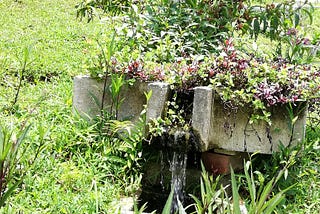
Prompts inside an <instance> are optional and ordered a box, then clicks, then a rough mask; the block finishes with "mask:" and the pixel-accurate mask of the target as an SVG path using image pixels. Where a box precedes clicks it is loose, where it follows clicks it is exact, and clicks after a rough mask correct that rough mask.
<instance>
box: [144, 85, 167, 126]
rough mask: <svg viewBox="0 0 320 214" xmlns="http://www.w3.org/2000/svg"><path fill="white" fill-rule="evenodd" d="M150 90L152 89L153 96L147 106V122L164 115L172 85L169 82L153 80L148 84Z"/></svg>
mask: <svg viewBox="0 0 320 214" xmlns="http://www.w3.org/2000/svg"><path fill="white" fill-rule="evenodd" d="M148 91H152V96H151V98H150V100H149V102H148V106H147V115H146V117H147V122H149V121H150V120H151V119H156V118H159V117H163V115H164V111H165V109H166V103H167V101H168V99H169V94H170V87H169V84H168V83H163V82H152V83H149V84H148Z"/></svg>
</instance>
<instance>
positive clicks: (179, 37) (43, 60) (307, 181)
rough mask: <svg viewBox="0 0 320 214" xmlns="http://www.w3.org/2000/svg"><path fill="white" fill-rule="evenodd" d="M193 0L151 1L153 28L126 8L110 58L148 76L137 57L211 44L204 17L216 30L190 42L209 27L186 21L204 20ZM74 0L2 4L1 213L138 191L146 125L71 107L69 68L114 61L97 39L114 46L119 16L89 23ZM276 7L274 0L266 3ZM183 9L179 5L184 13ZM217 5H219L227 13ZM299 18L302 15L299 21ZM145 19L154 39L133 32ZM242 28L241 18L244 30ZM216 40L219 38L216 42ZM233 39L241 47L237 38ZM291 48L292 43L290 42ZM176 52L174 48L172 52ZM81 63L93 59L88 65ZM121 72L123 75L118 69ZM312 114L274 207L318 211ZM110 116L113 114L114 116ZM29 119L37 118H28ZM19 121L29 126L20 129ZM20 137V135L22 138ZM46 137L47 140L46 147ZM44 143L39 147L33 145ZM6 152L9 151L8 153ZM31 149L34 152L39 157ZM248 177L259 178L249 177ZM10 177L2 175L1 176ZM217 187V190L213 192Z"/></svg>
mask: <svg viewBox="0 0 320 214" xmlns="http://www.w3.org/2000/svg"><path fill="white" fill-rule="evenodd" d="M88 2H89V1H88ZM92 2H94V1H92ZM97 2H98V1H97ZM109 2H116V3H119V2H122V3H123V2H126V4H125V5H124V6H127V3H128V1H109ZM166 2H169V1H166ZM188 2H189V3H188V4H190V5H192V6H193V7H195V9H196V10H175V9H177V8H172V10H169V11H166V10H164V8H161V7H158V6H156V5H151V6H153V7H152V8H151V7H150V8H149V9H150V11H149V12H150V13H149V15H150V16H149V17H147V18H148V19H147V20H150V19H151V18H155V19H156V20H155V21H156V23H158V25H155V26H150V22H149V23H141V22H140V20H139V19H131V18H132V17H136V16H138V15H139V10H141V7H140V6H137V7H134V9H135V10H132V9H131V8H129V9H128V8H124V9H125V10H124V11H129V13H128V16H129V18H130V16H131V18H130V19H128V17H125V16H123V17H122V16H121V15H120V17H121V19H122V21H123V20H129V21H126V22H123V23H125V24H126V25H127V26H128V28H123V29H120V30H121V31H120V32H117V35H120V36H121V35H122V36H123V37H117V38H121V39H122V38H124V37H125V38H126V40H122V43H121V41H120V42H119V41H118V43H117V44H118V45H117V46H116V47H115V48H116V49H117V50H122V53H120V52H117V53H115V54H114V56H115V57H116V58H117V59H119V58H121V57H122V58H123V61H124V62H126V63H128V65H129V66H127V68H126V69H127V70H126V71H125V72H127V73H129V74H130V75H133V76H135V75H138V76H142V77H143V78H144V76H143V75H144V74H143V72H139V71H141V66H140V64H139V63H140V62H142V60H146V61H147V60H148V59H151V58H152V57H153V56H156V58H155V60H154V61H155V62H157V61H162V60H165V61H167V62H168V63H170V62H174V61H175V59H176V57H181V56H183V55H182V53H184V52H185V53H186V55H185V58H184V59H183V60H186V61H189V59H190V57H191V56H192V55H195V54H197V52H198V51H200V50H204V51H205V50H211V49H210V48H213V45H215V44H216V43H215V42H218V39H217V38H215V39H213V40H209V39H208V38H212V37H215V35H214V33H215V32H216V31H215V30H217V29H216V28H211V27H210V26H209V25H208V24H210V23H206V24H207V25H204V26H200V29H204V30H206V29H207V28H209V29H210V30H211V31H212V32H211V31H209V33H208V34H204V35H202V36H201V35H200V39H201V41H199V42H198V43H194V44H189V43H185V41H187V40H189V39H190V38H192V39H194V38H197V37H198V36H199V35H198V34H200V33H201V32H203V31H197V30H196V29H198V28H196V27H195V26H196V25H194V26H192V25H190V26H189V25H188V20H185V18H186V16H185V14H190V15H191V16H192V17H196V18H197V19H198V20H197V19H196V20H197V21H198V23H201V22H202V21H203V20H205V19H206V18H208V17H207V16H206V14H205V13H203V14H200V15H199V14H198V13H199V8H201V7H202V5H197V4H196V2H198V1H188ZM225 2H227V1H225ZM77 3H79V2H78V1H76V0H67V1H63V2H59V3H56V2H54V1H49V0H42V1H38V0H36V1H34V0H22V1H9V0H5V1H1V2H0V10H1V11H2V13H1V15H0V23H2V25H1V27H0V28H1V38H0V50H1V51H0V80H1V83H0V109H1V112H0V117H1V123H2V124H3V126H2V127H3V128H2V129H1V130H2V134H0V142H1V143H2V144H1V145H3V146H4V147H2V148H4V149H3V150H1V151H3V153H1V154H3V157H4V158H2V159H1V160H2V162H1V161H0V162H1V163H3V164H4V165H5V166H6V167H4V168H2V169H3V170H2V176H1V182H2V184H3V185H2V186H1V187H3V188H1V196H3V198H4V199H6V200H3V201H1V202H3V204H4V206H3V207H2V208H1V212H2V213H19V212H20V213H113V212H114V211H115V210H116V209H117V206H118V205H119V203H118V202H119V199H120V198H121V197H122V196H125V195H132V194H134V193H135V192H136V190H137V189H139V181H140V179H141V177H140V176H141V175H140V174H139V165H140V164H141V160H142V156H141V153H140V152H141V142H142V140H143V130H142V127H141V126H135V127H134V126H133V125H132V124H131V123H128V122H123V121H121V122H120V121H117V120H114V119H116V115H117V113H116V109H117V107H115V111H114V112H115V113H114V114H111V115H108V114H106V117H105V118H102V119H101V120H100V121H97V123H94V124H89V123H88V122H87V121H85V120H83V119H82V118H80V117H79V116H78V115H77V114H75V113H74V112H73V111H72V76H74V75H76V74H78V73H82V72H83V71H84V70H85V69H89V70H90V69H91V70H90V71H92V72H96V74H97V75H96V76H99V75H101V73H99V72H100V70H99V69H100V68H102V67H103V68H105V66H110V65H111V66H112V65H114V64H112V62H114V61H112V60H114V58H112V57H111V55H110V57H107V58H106V59H107V61H104V60H102V59H103V56H102V55H99V53H100V54H101V48H100V47H99V45H97V43H96V41H97V40H98V41H100V46H101V47H108V45H109V44H110V42H111V40H112V38H113V37H112V34H113V32H114V31H113V28H114V25H116V24H117V22H118V21H117V20H115V21H114V22H110V23H109V24H105V23H104V24H100V22H99V21H98V20H96V19H94V20H93V22H92V23H89V24H84V23H83V22H79V21H78V20H76V10H75V8H74V6H75V5H76V4H77ZM230 4H231V3H230ZM84 6H85V7H89V6H90V5H84ZM84 6H83V7H84ZM227 6H232V4H231V5H227ZM271 6H272V4H270V5H269V7H271ZM92 9H94V8H92ZM102 9H103V10H105V11H109V10H111V12H112V14H113V15H114V14H120V13H119V12H118V10H119V9H121V10H122V7H113V8H111V9H109V8H107V7H106V8H102ZM180 9H182V8H180ZM185 9H187V8H185ZM205 9H208V8H205ZM280 9H281V7H280V8H279V10H280ZM316 10H317V11H318V10H319V9H316ZM179 11H180V12H181V13H178V12H179ZM189 12H190V13H189ZM220 12H221V13H223V11H220ZM280 12H281V11H280ZM167 13H169V15H170V16H168V14H167ZM154 14H160V15H162V16H160V15H159V16H156V15H154ZM274 14H276V12H274ZM315 14H316V17H314V25H312V26H311V28H312V29H313V31H315V34H314V35H312V36H313V37H312V40H311V43H314V42H316V41H318V40H319V35H320V33H319V32H318V31H319V26H318V22H317V20H319V17H318V15H317V14H318V13H315ZM152 15H153V16H152ZM242 15H243V16H244V15H245V11H243V13H242V14H239V17H240V16H242ZM293 15H294V14H293ZM271 16H272V15H271ZM224 17H227V16H224ZM273 17H275V15H273ZM170 19H171V20H170ZM174 19H178V20H180V22H181V23H183V24H184V26H185V28H184V29H186V30H183V28H182V27H181V26H180V27H181V29H179V26H175V25H173V26H171V27H172V28H169V29H166V31H163V29H164V28H166V27H167V26H166V25H167V24H171V23H172V21H173V20H174ZM130 20H131V22H130ZM255 20H257V21H255ZM294 20H295V23H296V22H297V19H294ZM234 21H235V23H237V25H236V26H233V27H238V28H240V24H241V23H242V22H237V21H238V20H234ZM251 21H252V23H253V25H250V23H249V24H248V25H249V26H253V29H251V30H253V31H251V34H253V36H255V33H254V32H256V31H255V30H256V29H254V28H257V22H258V21H259V22H260V21H263V18H257V17H255V18H252V20H251ZM225 22H226V20H221V23H220V25H221V26H226V27H230V26H228V25H225ZM273 22H276V21H273ZM145 24H149V26H148V27H149V28H155V29H156V30H155V31H154V32H155V35H156V37H155V38H157V40H154V41H148V42H146V43H144V42H141V41H142V40H145V39H149V38H151V37H150V36H149V35H150V34H149V33H150V32H145V34H142V35H141V34H139V32H137V31H135V30H136V29H139V28H144V27H145ZM273 24H275V23H273ZM284 24H286V23H284ZM245 27H246V26H245V25H243V26H242V27H241V28H245ZM288 28H289V27H288ZM110 29H112V30H110ZM128 29H131V31H130V30H128ZM145 29H147V28H145ZM286 29H287V28H286ZM226 31H227V30H226ZM110 32H111V33H110ZM188 32H190V34H188ZM191 33H194V34H191ZM269 34H270V36H271V35H273V36H276V35H278V34H277V32H273V33H272V32H271V31H270V32H269ZM296 35H298V34H295V36H296ZM152 36H154V35H152ZM220 36H221V37H222V38H228V36H230V35H224V32H223V33H222V34H221V35H220ZM303 36H304V35H303ZM306 36H307V35H306ZM117 38H115V40H117ZM121 39H119V40H121ZM219 39H220V37H219ZM259 39H264V38H258V40H259ZM286 39H288V38H286V37H283V38H282V40H286ZM210 41H213V43H212V44H210V43H209V42H210ZM202 42H204V43H202ZM207 42H208V43H207ZM236 43H237V44H238V45H239V46H240V45H241V42H239V41H236ZM141 44H142V45H141ZM144 44H146V45H144ZM26 47H32V52H30V56H29V55H28V56H27V49H25V48H26ZM136 47H137V49H135V48H136ZM154 47H155V48H154ZM173 47H174V49H173ZM152 48H154V49H152ZM288 48H289V50H290V48H291V50H294V49H295V47H290V46H288ZM106 49H107V48H106ZM151 49H152V50H151ZM23 50H25V51H23ZM171 50H174V51H173V52H171ZM143 51H146V52H145V54H144V55H143V57H144V58H143V59H142V57H140V54H141V52H143ZM148 51H149V52H148ZM258 51H260V50H257V52H258ZM297 51H298V52H296V53H300V52H299V51H300V50H297ZM21 53H24V54H25V55H24V56H23V55H21ZM97 53H98V54H97ZM128 53H130V55H129V54H128ZM28 54H29V53H28ZM289 56H291V59H290V60H291V61H295V60H298V59H301V58H300V57H296V55H295V54H293V52H292V51H291V52H289ZM307 58H308V57H306V58H305V59H307ZM83 62H87V63H85V65H83ZM110 62H111V64H110ZM129 62H130V63H129ZM91 63H92V64H95V63H96V65H97V64H99V63H102V66H101V64H99V66H100V67H99V66H92V64H91ZM108 63H109V64H108ZM82 66H84V68H82ZM188 66H189V67H188ZM188 66H186V68H190V67H191V65H188ZM147 67H149V68H152V69H150V70H151V71H152V72H153V73H151V74H152V75H154V76H152V78H156V79H161V78H162V77H161V75H162V73H161V69H160V68H158V67H157V66H155V64H152V63H151V64H149V65H147ZM139 69H140V70H139ZM104 72H105V70H103V72H102V74H103V75H104V74H105V73H104ZM117 77H118V78H119V77H120V75H119V76H117ZM180 80H181V79H179V80H178V81H180ZM115 88H116V87H115ZM114 93H115V91H114ZM115 94H116V93H115ZM114 99H115V100H114V101H115V102H117V100H118V101H120V100H119V99H118V98H117V96H114ZM311 116H312V118H313V119H312V120H310V122H311V123H312V124H309V125H310V128H309V129H308V132H307V139H306V141H305V142H304V144H303V148H304V149H303V150H301V151H300V150H299V153H298V158H294V161H295V163H294V165H292V166H291V167H290V168H288V170H286V171H283V173H284V175H285V176H284V177H285V178H286V179H285V178H282V179H279V180H277V181H278V182H276V184H275V183H274V182H272V184H274V186H273V187H274V188H273V190H272V191H270V192H269V194H268V195H271V196H279V195H280V196H281V199H283V195H282V193H283V192H281V191H283V190H286V189H287V188H288V187H290V186H292V185H294V186H293V187H292V188H290V189H289V190H287V192H286V194H285V195H286V198H285V199H284V200H282V202H281V203H280V204H279V206H278V208H277V209H278V211H277V212H278V213H281V212H289V213H290V212H291V213H305V212H312V211H314V210H318V209H320V201H319V195H320V194H319V188H320V178H319V175H318V174H319V157H320V154H319V152H318V151H319V128H318V124H317V125H315V124H316V123H317V121H319V120H318V115H317V114H314V115H311ZM110 118H112V120H109V119H110ZM25 121H28V124H31V125H30V126H29V125H27V124H24V123H25ZM9 124H13V125H12V126H11V128H5V127H8V126H9ZM21 127H25V128H24V129H23V128H22V129H20V128H21ZM119 130H121V131H120V132H119ZM14 133H17V136H16V137H15V136H14ZM22 140H24V143H21V142H22ZM19 143H21V144H19ZM43 143H45V145H46V146H45V147H42V144H43ZM18 145H19V146H18ZM39 148H41V150H37V149H39ZM297 149H299V148H296V150H297ZM8 151H10V152H9V153H6V152H8ZM293 152H296V151H295V150H284V151H283V152H282V153H278V154H274V155H273V156H272V158H271V160H269V161H265V164H264V165H263V167H261V169H259V171H261V173H259V172H257V171H253V172H252V173H253V175H252V174H251V171H250V170H249V173H250V174H249V177H250V179H248V175H246V174H245V175H244V176H245V178H246V179H245V180H244V181H243V179H241V175H240V176H239V183H238V184H241V186H240V190H241V191H242V193H246V191H250V192H252V191H253V190H254V189H253V188H252V185H253V184H255V182H257V181H258V184H259V185H260V186H262V185H261V184H268V182H269V181H272V180H273V179H274V178H273V177H274V176H275V173H276V172H278V171H279V169H281V168H282V167H283V166H284V165H285V163H283V161H284V160H287V159H288V157H290V155H291V154H294V153H293ZM5 154H7V156H6V155H5ZM8 155H9V156H8ZM16 155H17V156H16ZM21 155H22V156H21ZM35 155H36V157H37V160H36V161H33V160H34V157H35ZM6 157H7V158H6ZM8 160H12V162H10V161H8ZM262 160H263V159H262ZM254 161H255V160H253V164H254V163H255V162H254ZM31 165H32V167H30V166H31ZM254 166H258V164H257V165H254ZM8 169H10V170H9V171H8ZM247 169H250V168H247ZM6 173H7V174H6ZM252 176H254V177H255V178H256V179H258V180H256V181H255V182H253V179H251V177H252ZM4 177H5V178H6V179H5V180H3V179H2V178H4ZM21 178H23V180H22V179H21ZM234 179H237V177H235V178H234ZM246 180H247V181H246ZM250 182H251V183H250ZM242 184H243V186H244V187H242ZM249 184H251V188H250V187H249V188H248V189H247V188H246V187H247V186H246V185H249ZM5 185H7V188H5ZM218 189H219V188H218ZM211 190H212V189H211ZM268 190H269V189H268ZM221 191H222V190H221ZM241 191H240V193H241ZM279 193H280V194H279ZM212 194H215V193H214V192H212ZM277 194H279V195H277ZM244 196H245V195H244ZM250 196H251V198H250V197H248V200H249V204H250V201H254V194H250ZM264 196H265V195H264ZM225 197H227V196H225ZM3 198H1V200H2V199H3ZM256 199H257V198H256ZM1 205H2V204H1ZM199 206H200V205H199Z"/></svg>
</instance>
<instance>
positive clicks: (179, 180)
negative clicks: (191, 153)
mask: <svg viewBox="0 0 320 214" xmlns="http://www.w3.org/2000/svg"><path fill="white" fill-rule="evenodd" d="M188 140H189V137H188V135H187V134H186V133H185V132H183V131H177V132H176V133H175V134H174V139H173V146H174V147H176V146H178V148H179V147H180V149H178V150H177V151H176V150H174V151H173V156H172V159H171V160H169V164H170V171H171V174H172V177H171V189H174V192H173V193H174V194H173V201H172V206H171V207H172V208H171V213H175V212H176V211H178V210H179V201H180V202H181V203H183V201H184V187H185V184H186V167H187V150H186V148H187V144H188Z"/></svg>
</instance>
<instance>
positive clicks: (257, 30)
mask: <svg viewBox="0 0 320 214" xmlns="http://www.w3.org/2000/svg"><path fill="white" fill-rule="evenodd" d="M253 33H254V36H255V39H257V38H258V35H259V33H260V23H259V20H258V19H254V20H253Z"/></svg>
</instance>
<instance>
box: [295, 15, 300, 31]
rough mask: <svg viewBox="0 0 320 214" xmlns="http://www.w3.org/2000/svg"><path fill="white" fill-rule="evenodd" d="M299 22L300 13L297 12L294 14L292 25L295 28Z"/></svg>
mask: <svg viewBox="0 0 320 214" xmlns="http://www.w3.org/2000/svg"><path fill="white" fill-rule="evenodd" d="M299 23H300V15H299V13H295V14H294V27H295V28H296V27H297V26H298V25H299Z"/></svg>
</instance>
